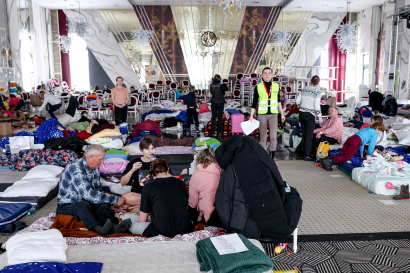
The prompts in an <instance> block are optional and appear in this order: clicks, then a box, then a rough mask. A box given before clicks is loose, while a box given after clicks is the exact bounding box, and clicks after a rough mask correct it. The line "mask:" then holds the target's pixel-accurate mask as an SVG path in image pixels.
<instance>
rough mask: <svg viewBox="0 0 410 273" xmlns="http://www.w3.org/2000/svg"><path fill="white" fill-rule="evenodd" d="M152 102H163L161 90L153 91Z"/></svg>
mask: <svg viewBox="0 0 410 273" xmlns="http://www.w3.org/2000/svg"><path fill="white" fill-rule="evenodd" d="M152 103H153V104H156V103H161V92H160V91H159V90H155V91H153V92H152Z"/></svg>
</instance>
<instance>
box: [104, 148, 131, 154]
mask: <svg viewBox="0 0 410 273" xmlns="http://www.w3.org/2000/svg"><path fill="white" fill-rule="evenodd" d="M105 153H106V154H124V155H128V152H127V151H123V150H116V149H110V150H108V151H105Z"/></svg>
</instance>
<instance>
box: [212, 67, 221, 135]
mask: <svg viewBox="0 0 410 273" xmlns="http://www.w3.org/2000/svg"><path fill="white" fill-rule="evenodd" d="M209 91H210V92H211V94H212V98H211V110H212V120H211V136H213V137H215V135H216V134H215V124H216V117H217V116H218V138H222V127H223V121H222V115H223V113H224V104H225V98H224V96H225V88H224V87H223V85H222V84H221V76H220V75H218V74H216V75H215V76H214V78H213V81H212V83H211V86H210V88H209Z"/></svg>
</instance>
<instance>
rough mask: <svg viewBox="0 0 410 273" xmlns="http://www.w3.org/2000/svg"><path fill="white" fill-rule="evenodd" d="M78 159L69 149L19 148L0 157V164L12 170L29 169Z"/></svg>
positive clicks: (64, 163) (58, 164)
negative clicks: (18, 150)
mask: <svg viewBox="0 0 410 273" xmlns="http://www.w3.org/2000/svg"><path fill="white" fill-rule="evenodd" d="M77 159H78V156H77V154H76V153H75V152H73V151H70V150H60V151H53V150H35V149H30V150H21V151H20V152H19V153H17V154H11V155H5V156H3V157H1V158H0V165H1V166H9V168H10V169H11V170H12V171H20V172H22V171H29V170H31V169H32V168H34V167H35V166H38V165H56V166H61V167H65V166H66V165H67V164H68V163H70V162H74V161H76V160H77Z"/></svg>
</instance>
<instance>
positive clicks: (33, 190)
mask: <svg viewBox="0 0 410 273" xmlns="http://www.w3.org/2000/svg"><path fill="white" fill-rule="evenodd" d="M59 181H60V178H56V177H53V178H44V179H36V180H35V181H33V180H31V179H24V180H20V181H17V182H16V183H14V184H13V185H12V186H10V187H8V188H7V189H6V190H5V191H4V192H0V197H21V196H37V197H44V196H47V194H48V193H49V192H50V191H51V190H53V189H54V188H55V187H57V185H58V182H59Z"/></svg>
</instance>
